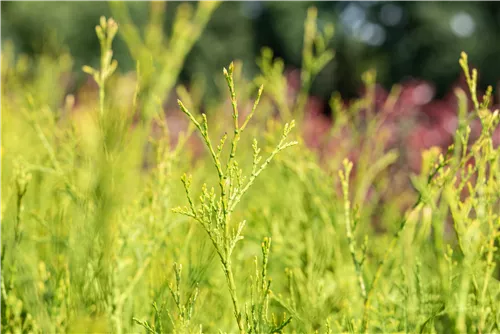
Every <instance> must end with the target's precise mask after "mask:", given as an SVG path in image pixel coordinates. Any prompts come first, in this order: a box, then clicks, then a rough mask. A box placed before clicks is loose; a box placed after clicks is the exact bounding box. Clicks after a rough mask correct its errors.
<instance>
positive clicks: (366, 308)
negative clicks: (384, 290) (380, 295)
mask: <svg viewBox="0 0 500 334" xmlns="http://www.w3.org/2000/svg"><path fill="white" fill-rule="evenodd" d="M421 202H422V200H421V198H419V199H418V200H417V202H416V203H415V205H414V206H413V209H412V211H411V212H410V213H409V214H408V215H407V216H406V217H405V218H404V219H403V220H402V222H401V225H400V226H399V229H398V231H397V232H396V235H395V236H394V238H393V239H392V241H391V243H390V245H389V247H388V248H387V250H386V251H385V253H384V257H383V258H382V260H381V261H380V262H379V265H378V268H377V271H376V272H375V276H374V277H373V280H372V283H371V286H370V290H369V291H368V294H367V295H366V298H365V305H364V310H363V321H362V324H361V332H367V331H368V321H369V317H368V315H369V313H368V311H369V309H370V307H371V302H372V299H373V293H374V291H375V288H376V287H377V284H378V282H379V280H380V277H381V276H382V269H383V268H384V266H385V264H386V262H387V261H388V259H389V256H390V255H391V253H392V252H393V251H394V248H395V247H396V245H397V243H398V241H399V239H400V238H401V236H402V235H403V231H404V230H405V227H406V223H407V222H408V217H409V216H411V214H412V213H413V212H414V211H416V210H419V209H420V205H421Z"/></svg>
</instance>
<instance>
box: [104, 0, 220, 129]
mask: <svg viewBox="0 0 500 334" xmlns="http://www.w3.org/2000/svg"><path fill="white" fill-rule="evenodd" d="M110 6H111V9H112V12H113V15H114V16H115V17H116V18H117V20H118V22H120V25H121V29H120V31H121V33H120V34H121V36H122V37H123V39H124V40H125V42H126V43H127V46H128V48H129V51H130V53H131V55H132V57H133V58H134V60H135V61H136V62H137V64H138V73H139V74H140V87H141V91H140V92H139V95H140V96H141V97H142V96H143V99H141V100H142V101H144V102H143V104H142V108H143V109H142V113H141V115H142V117H143V119H144V120H146V121H147V120H150V119H151V118H152V117H153V115H154V114H156V113H158V110H157V109H158V104H157V102H156V101H157V99H161V100H163V99H164V97H165V96H168V94H169V93H170V91H171V90H172V88H173V87H174V85H175V83H176V81H177V77H178V76H179V74H180V72H181V70H182V67H183V64H184V61H185V59H186V57H187V55H188V53H189V51H190V50H191V48H192V47H193V44H194V43H195V42H196V41H197V40H198V38H199V37H200V35H201V33H202V32H203V29H204V28H205V26H206V24H207V23H208V21H209V19H210V17H211V15H212V12H213V11H214V10H215V9H217V7H218V6H219V2H218V1H203V2H199V3H198V5H197V7H196V10H195V12H194V13H193V8H192V5H191V4H188V3H183V4H181V5H179V7H178V8H177V13H176V16H175V20H174V23H173V26H172V33H171V36H170V38H168V40H166V39H165V36H164V34H163V21H164V13H165V10H166V7H167V2H151V12H150V21H149V23H148V25H147V26H146V29H145V32H144V38H143V37H141V32H140V30H139V28H138V27H137V26H135V25H134V24H133V22H132V19H131V17H130V14H129V13H128V9H127V5H126V4H125V3H124V2H118V1H116V2H110Z"/></svg>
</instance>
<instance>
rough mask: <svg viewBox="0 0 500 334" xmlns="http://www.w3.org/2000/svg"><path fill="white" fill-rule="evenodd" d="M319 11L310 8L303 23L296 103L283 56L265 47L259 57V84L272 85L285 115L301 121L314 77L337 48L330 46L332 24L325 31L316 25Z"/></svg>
mask: <svg viewBox="0 0 500 334" xmlns="http://www.w3.org/2000/svg"><path fill="white" fill-rule="evenodd" d="M317 15H318V11H317V9H316V8H315V7H311V8H309V10H308V11H307V19H306V21H305V23H304V28H305V33H304V45H303V49H302V50H303V51H302V68H301V73H300V89H299V92H298V94H297V96H296V97H293V98H294V100H293V103H292V104H290V102H289V92H288V89H287V82H286V79H285V77H284V76H283V71H284V62H283V60H281V59H273V51H272V50H271V49H269V48H263V49H262V55H261V57H260V58H259V59H258V60H257V65H258V66H259V68H260V70H261V75H259V76H258V77H257V78H256V82H257V83H258V84H265V85H266V87H269V93H268V94H269V96H270V97H271V99H272V100H273V101H274V103H275V104H276V106H277V107H278V111H279V112H280V114H281V116H282V118H283V119H285V120H286V119H289V118H290V117H293V118H297V119H298V122H299V123H302V117H303V114H304V107H305V105H306V102H307V98H308V94H309V90H310V89H311V84H312V82H313V80H314V78H315V77H316V76H317V75H318V73H319V72H321V70H322V69H323V68H324V67H325V66H326V65H327V64H328V63H329V62H330V61H331V60H332V59H333V57H334V52H333V51H332V50H330V49H329V48H328V44H329V43H330V41H331V39H332V37H333V33H334V28H333V25H332V24H329V25H327V26H326V27H325V28H324V31H323V32H318V28H317V22H316V21H317Z"/></svg>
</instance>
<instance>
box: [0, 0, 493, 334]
mask: <svg viewBox="0 0 500 334" xmlns="http://www.w3.org/2000/svg"><path fill="white" fill-rule="evenodd" d="M111 6H112V10H113V14H114V15H115V18H116V21H115V20H114V19H106V18H102V19H101V20H100V22H99V24H98V26H97V27H96V35H97V39H98V40H99V42H100V44H101V57H100V63H99V64H98V65H96V66H94V67H90V66H86V67H84V68H83V71H84V73H86V74H87V75H88V76H89V79H90V80H91V81H90V82H91V85H94V87H95V88H94V89H89V86H88V85H86V86H84V87H83V88H82V89H81V90H80V91H78V92H76V93H75V94H74V95H68V94H67V92H66V90H65V89H66V87H65V86H64V82H65V81H64V80H63V79H65V78H66V79H67V78H68V77H70V76H71V73H72V72H73V68H72V60H71V57H70V56H69V55H68V54H67V53H65V52H61V54H60V55H58V56H57V57H54V56H50V55H43V56H42V57H40V58H38V59H29V58H26V57H25V56H17V57H16V56H15V53H14V50H13V49H12V47H11V46H9V44H5V45H4V46H3V48H2V84H3V85H2V207H1V214H2V257H1V259H2V282H1V301H2V305H1V306H2V331H5V332H6V333H14V332H31V333H39V332H42V333H46V332H116V333H123V332H127V333H128V332H147V333H172V332H176V333H185V332H189V333H192V332H206V333H212V332H229V333H233V332H240V333H266V332H269V333H273V332H274V333H276V332H294V333H295V332H296V333H313V332H318V333H337V332H367V333H373V332H383V333H387V332H421V333H424V332H425V333H427V332H429V333H436V332H437V333H441V332H457V333H463V332H480V333H493V332H500V321H499V319H500V310H499V303H498V300H499V299H500V296H499V293H500V284H499V271H498V262H499V252H498V245H499V238H500V232H499V231H500V216H499V212H500V187H499V185H500V180H499V177H500V148H499V147H498V146H497V144H495V140H494V135H495V133H496V132H495V131H498V128H499V112H498V110H492V107H491V106H492V103H493V96H494V95H493V92H492V89H491V88H489V89H488V90H487V91H486V93H485V94H484V95H481V94H478V92H477V85H478V84H477V71H476V70H475V69H471V68H469V65H468V60H467V56H466V55H465V54H462V55H461V57H460V60H459V65H460V67H461V68H462V70H463V73H464V77H465V80H466V83H467V89H466V90H462V89H456V90H455V92H454V93H455V95H456V100H457V101H458V103H457V111H456V116H457V120H458V121H457V128H456V131H455V133H454V136H453V144H452V145H451V146H449V147H444V148H443V147H430V148H428V149H427V150H425V151H423V152H421V153H420V156H421V159H420V166H419V168H417V169H415V168H412V169H410V168H407V165H405V159H404V156H405V150H404V149H405V148H404V147H400V146H398V145H396V144H395V143H393V142H391V139H392V137H391V134H393V132H392V131H391V130H393V128H392V127H389V126H388V123H387V120H388V119H390V120H391V122H389V125H391V126H401V127H402V128H401V129H402V130H401V131H404V129H405V128H404V126H405V125H404V124H400V123H398V122H392V121H393V120H394V118H393V117H394V115H393V111H394V110H395V106H396V105H398V103H400V101H401V100H400V99H399V98H400V94H401V89H400V87H399V86H395V87H394V88H393V89H392V91H391V93H390V94H389V95H388V97H387V98H386V99H385V100H384V101H383V103H380V101H379V100H378V99H377V86H376V73H375V72H374V71H368V72H366V74H365V75H364V76H363V78H362V81H363V85H364V90H365V91H364V95H363V96H362V97H360V98H357V99H354V100H352V101H344V100H343V99H342V97H341V96H339V95H338V94H336V93H334V94H332V98H331V100H330V106H331V109H332V111H333V116H332V118H331V119H329V120H327V119H325V118H323V116H321V115H317V114H316V115H312V114H310V113H308V112H307V110H308V108H309V104H310V99H309V97H308V94H309V88H310V86H311V84H312V82H313V80H314V78H315V76H316V75H317V74H318V73H319V72H320V71H321V70H322V68H324V66H325V65H326V64H327V63H328V62H330V61H331V60H332V59H333V57H334V52H333V50H331V49H330V48H329V41H330V40H331V39H332V38H333V33H334V30H333V28H332V27H329V26H327V27H325V29H319V28H318V26H317V22H316V15H317V12H316V10H315V9H314V8H312V9H310V10H309V11H308V15H307V19H306V22H305V26H304V27H305V34H304V40H303V44H304V48H303V63H302V68H301V71H300V81H299V84H298V85H297V89H296V90H295V91H293V90H290V87H289V82H288V80H287V74H286V72H285V68H284V63H283V61H282V60H280V59H277V58H275V57H274V55H273V53H272V51H271V50H270V49H263V51H262V55H261V57H259V59H258V60H257V64H258V66H259V68H260V70H261V73H260V74H259V75H258V76H257V77H256V78H254V79H253V80H248V79H247V78H245V77H244V76H243V75H242V71H241V69H242V64H241V63H240V62H237V61H235V62H234V63H231V65H230V66H229V67H228V68H227V69H224V70H223V73H222V75H221V76H220V78H216V79H215V82H219V81H217V80H219V79H220V80H221V82H222V83H223V84H224V85H225V87H226V88H227V89H226V90H227V95H226V96H224V99H223V100H221V101H214V100H212V102H211V103H210V104H207V105H205V106H203V105H202V103H201V101H203V100H204V99H203V91H204V89H203V84H202V83H199V82H194V83H192V84H191V85H189V86H187V87H183V86H179V87H176V88H175V95H177V97H178V98H179V101H178V103H177V105H175V107H171V105H172V104H171V103H166V106H167V112H165V113H164V112H163V109H162V103H161V102H162V101H161V97H160V94H163V92H164V91H167V92H168V93H169V95H174V85H175V82H176V80H177V79H176V78H177V76H178V74H179V73H180V70H181V66H182V63H183V61H184V58H185V56H186V55H187V53H188V52H189V50H190V48H191V47H192V45H193V43H194V42H195V40H196V39H197V38H198V37H199V36H200V34H201V31H202V29H203V27H204V26H205V24H206V23H207V21H208V19H209V17H210V15H211V13H212V12H213V11H214V10H216V8H217V3H200V6H199V7H196V9H194V8H192V7H191V5H189V4H185V5H183V6H181V7H180V8H179V9H178V10H179V12H178V13H177V16H176V21H175V22H176V23H175V24H174V29H173V31H172V35H171V36H170V37H169V38H168V40H167V41H165V40H164V38H165V37H164V36H163V35H162V33H161V29H160V28H161V24H160V23H161V22H162V19H161V16H162V15H163V14H162V13H163V11H164V10H165V7H164V5H161V4H157V3H154V4H152V6H153V7H155V9H156V10H154V11H152V14H151V17H150V22H149V24H148V26H147V28H146V29H145V30H144V32H145V33H144V37H143V36H142V34H141V33H142V30H141V29H139V28H138V27H136V26H135V25H134V24H133V23H132V22H131V20H130V19H129V17H128V13H127V7H126V6H125V5H123V4H118V3H116V4H112V5H111ZM156 7H158V8H156ZM116 38H124V40H125V42H126V44H127V46H128V48H129V50H130V51H131V53H132V57H133V58H134V59H135V60H136V61H137V62H138V66H137V71H136V72H134V73H133V74H132V75H130V74H128V75H122V74H120V73H119V71H118V70H119V64H118V63H117V62H116V61H114V60H113V51H112V46H113V41H114V40H115V39H116ZM90 87H92V86H90ZM403 100H404V99H403ZM61 101H64V102H63V103H61ZM398 107H400V106H398ZM200 110H204V111H205V113H201V112H200ZM294 119H295V121H293V120H294ZM476 124H479V125H480V127H479V128H480V131H479V133H478V134H477V135H473V134H474V133H473V132H474V129H475V128H474V127H475V126H476ZM179 127H181V128H182V130H180V131H179V129H178V128H179ZM311 129H312V130H311ZM315 129H316V130H318V131H317V132H319V133H316V135H315V136H311V131H314V130H315ZM319 130H321V131H319ZM410 170H413V171H410ZM415 170H417V171H418V172H414V171H415ZM185 173H186V174H185ZM188 174H189V175H192V176H188ZM179 180H180V181H179ZM271 240H272V242H271ZM271 246H272V247H271ZM172 268H173V270H172ZM271 278H272V280H271Z"/></svg>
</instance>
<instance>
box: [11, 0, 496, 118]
mask: <svg viewBox="0 0 500 334" xmlns="http://www.w3.org/2000/svg"><path fill="white" fill-rule="evenodd" d="M178 4H179V3H178V2H169V3H168V6H167V15H166V18H165V25H164V29H165V32H166V33H168V32H169V29H170V28H171V27H170V23H171V22H172V19H173V15H174V13H175V7H176V6H177V5H178ZM311 5H314V6H316V7H317V8H318V19H319V25H320V26H321V25H324V24H326V23H334V25H335V36H334V40H333V45H332V46H333V48H334V49H335V51H336V56H335V59H334V61H333V62H331V63H330V64H328V66H327V67H326V68H325V69H324V70H323V71H322V72H321V73H320V75H319V76H318V78H317V79H316V80H315V81H314V83H313V87H312V92H311V95H312V96H315V97H318V98H319V100H321V101H323V102H324V103H325V110H326V111H327V110H328V108H327V107H326V105H327V101H328V98H329V97H330V94H331V93H332V92H333V91H339V92H341V93H342V95H343V96H344V97H354V96H356V95H357V94H358V93H359V87H360V77H361V73H362V72H364V71H366V70H367V69H369V68H376V69H377V72H378V75H377V78H378V81H379V82H380V83H381V84H382V85H383V86H384V87H385V88H386V89H389V88H390V86H391V85H392V84H394V83H401V82H403V83H404V82H405V81H408V80H411V79H419V80H425V81H429V82H431V83H432V84H433V86H434V87H435V93H436V95H435V97H440V96H444V95H445V94H447V93H448V92H449V89H450V87H451V86H452V84H453V83H454V82H456V81H457V79H458V77H459V73H460V67H459V66H458V57H459V55H460V52H461V51H466V52H467V53H468V55H469V59H470V61H471V63H472V65H473V66H476V67H478V68H479V69H480V74H481V77H480V81H481V84H482V85H483V86H485V85H486V84H492V85H493V86H494V88H495V86H496V85H497V82H498V79H499V78H498V76H497V74H498V73H500V62H499V61H498V59H500V43H498V41H499V40H500V5H499V4H498V3H497V2H479V1H470V2H390V1H370V2H368V1H367V2H359V1H345V2H323V1H321V2H290V3H289V2H260V1H248V2H224V3H223V4H222V5H221V6H220V7H219V8H218V9H217V10H216V11H215V14H214V15H213V17H212V18H211V20H210V22H209V24H208V26H207V29H206V30H205V31H204V33H203V35H202V37H201V38H200V39H199V41H198V42H197V44H196V45H195V47H194V48H193V49H192V51H191V52H190V54H189V57H188V59H187V61H186V63H185V65H184V69H183V71H182V73H181V76H180V80H181V81H183V82H189V81H190V80H191V79H192V78H193V76H195V75H202V76H204V77H205V79H207V87H206V88H207V89H208V90H209V91H208V92H210V89H211V90H212V91H211V92H210V93H212V94H215V93H217V91H216V90H217V86H216V85H215V84H210V83H211V82H210V80H213V79H211V78H216V77H217V75H219V74H220V71H221V68H222V67H223V66H227V64H228V63H229V62H230V61H232V60H234V59H240V60H242V61H243V62H244V72H245V73H246V74H247V75H248V76H249V77H251V76H253V75H255V74H256V73H257V70H258V68H257V66H256V62H255V60H256V58H257V57H258V55H259V54H260V50H261V48H262V47H264V46H269V47H271V48H272V49H273V50H274V52H275V55H276V56H278V57H281V58H283V59H284V61H285V64H286V65H287V67H288V69H295V68H299V67H300V64H301V50H302V41H303V32H304V24H303V22H304V19H305V17H306V10H307V8H308V7H309V6H311ZM128 6H129V9H130V13H131V15H132V18H133V20H134V22H135V23H136V24H137V25H139V26H144V24H145V23H146V22H147V19H148V14H149V13H148V12H149V10H150V5H149V4H148V3H146V2H128ZM1 11H2V22H1V25H2V40H3V41H5V40H7V39H10V40H12V41H13V42H14V43H15V46H16V51H17V52H25V53H28V54H32V55H36V54H39V53H43V52H54V53H57V52H59V50H58V48H60V45H61V43H62V44H64V45H66V46H67V47H68V48H69V51H70V53H71V54H72V55H73V56H74V57H75V69H78V68H80V67H81V65H83V64H91V65H96V66H97V63H98V55H99V44H98V40H97V38H96V37H95V32H94V27H95V25H96V24H97V23H98V19H99V16H101V15H106V16H110V15H111V12H110V9H109V7H108V4H107V3H106V2H2V6H1ZM114 49H115V57H116V58H117V59H118V60H119V63H120V66H119V68H120V70H121V71H127V70H132V69H134V66H135V65H134V63H133V61H132V58H131V57H130V54H129V52H128V50H127V48H126V46H125V43H124V42H123V40H121V38H120V37H118V38H117V41H116V42H115V44H114ZM83 77H84V75H83V73H80V79H82V78H83ZM208 92H207V93H208Z"/></svg>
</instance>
